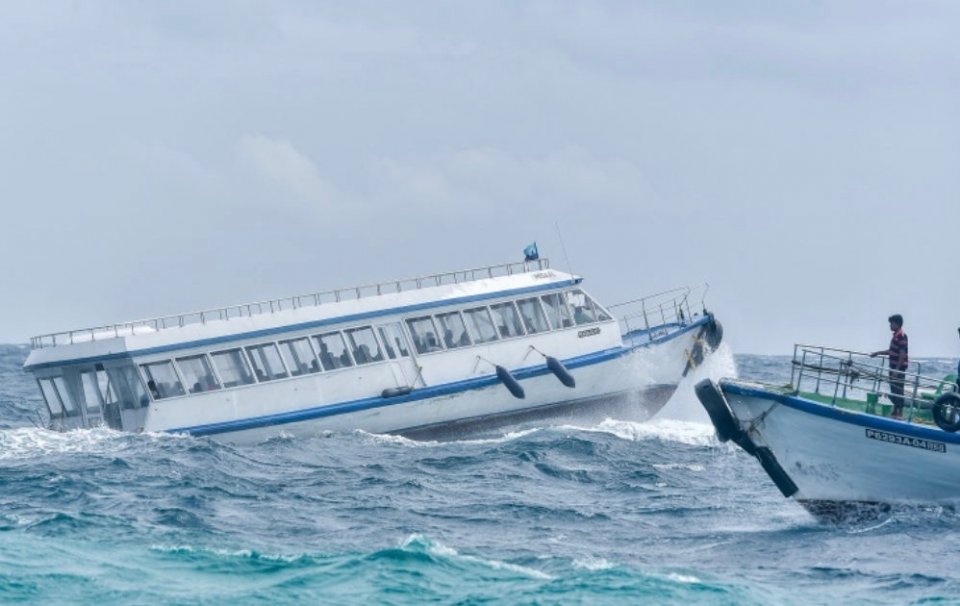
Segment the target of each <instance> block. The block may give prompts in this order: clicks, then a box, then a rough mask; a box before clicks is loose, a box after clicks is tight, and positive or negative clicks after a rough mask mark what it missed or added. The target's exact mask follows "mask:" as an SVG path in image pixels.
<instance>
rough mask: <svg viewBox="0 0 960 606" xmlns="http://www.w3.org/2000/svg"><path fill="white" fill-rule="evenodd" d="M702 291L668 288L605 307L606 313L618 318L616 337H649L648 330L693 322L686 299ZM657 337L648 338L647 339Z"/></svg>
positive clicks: (698, 288) (688, 301) (704, 288)
mask: <svg viewBox="0 0 960 606" xmlns="http://www.w3.org/2000/svg"><path fill="white" fill-rule="evenodd" d="M701 288H702V289H703V290H704V294H706V290H707V289H708V288H709V286H708V285H707V284H704V285H703V286H700V287H697V288H695V289H691V288H689V287H686V286H684V287H681V288H672V289H670V290H665V291H663V292H658V293H655V294H652V295H647V296H646V297H641V298H639V299H631V300H630V301H624V302H622V303H615V304H613V305H608V306H607V309H609V310H610V312H611V313H613V314H614V315H616V316H618V320H619V322H620V333H621V334H623V335H629V334H631V333H634V332H637V331H641V330H642V331H644V332H647V333H649V332H650V329H651V327H653V328H654V329H660V328H661V327H665V326H669V325H675V324H679V325H684V324H687V323H689V322H690V321H691V320H692V319H693V318H694V315H695V314H694V313H691V311H690V296H691V295H692V294H693V293H694V292H695V291H697V290H700V289H701ZM662 329H663V330H666V328H662ZM656 336H657V335H653V334H651V338H655V337H656Z"/></svg>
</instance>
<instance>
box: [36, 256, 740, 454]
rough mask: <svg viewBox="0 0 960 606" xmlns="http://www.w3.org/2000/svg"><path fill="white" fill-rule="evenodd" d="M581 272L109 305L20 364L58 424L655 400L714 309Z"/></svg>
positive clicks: (640, 410) (425, 430)
mask: <svg viewBox="0 0 960 606" xmlns="http://www.w3.org/2000/svg"><path fill="white" fill-rule="evenodd" d="M581 281H582V278H581V277H579V276H576V275H573V274H569V273H565V272H561V271H557V270H555V269H551V268H550V263H549V261H548V260H547V259H536V260H532V261H524V262H521V263H511V264H505V265H495V266H489V267H483V268H477V269H468V270H464V271H457V272H451V273H444V274H436V275H431V276H424V277H419V278H412V279H404V280H396V281H391V282H386V283H380V284H372V285H365V286H359V287H354V288H349V289H339V290H333V291H327V292H321V293H314V294H310V295H303V296H296V297H289V298H284V299H275V300H271V301H265V302H259V303H251V304H244V305H236V306H230V307H224V308H220V309H214V310H207V311H201V312H194V313H188V314H181V315H175V316H168V317H161V318H154V319H149V320H140V321H135V322H125V323H121V324H115V325H111V326H102V327H97V328H89V329H84V330H74V331H70V332H65V333H57V334H50V335H43V336H39V337H34V338H33V339H32V342H31V345H32V351H31V353H30V355H29V357H28V359H27V361H26V363H25V365H24V368H25V370H27V371H29V372H31V373H33V375H34V376H35V377H36V380H37V383H38V385H39V388H40V391H41V393H42V394H43V398H44V400H45V402H46V405H47V412H48V413H49V419H50V421H49V423H50V426H51V427H52V428H55V429H62V430H66V429H74V428H83V427H92V426H100V425H105V426H108V427H111V428H114V429H118V430H123V431H133V432H144V431H145V432H175V433H187V434H192V435H197V436H205V435H215V436H218V437H221V438H223V439H225V440H228V441H234V442H251V441H260V440H263V439H267V438H269V437H272V436H276V435H280V434H281V433H283V434H290V435H302V434H315V433H317V432H318V431H325V430H353V429H362V430H366V431H370V432H377V433H401V434H404V435H412V436H415V437H416V436H421V435H426V434H429V433H430V432H432V431H434V430H440V429H447V430H449V429H456V428H460V427H461V424H471V425H475V424H480V425H482V424H490V423H494V422H513V421H514V420H516V419H518V418H520V419H522V418H524V417H525V416H527V415H530V414H544V413H550V414H557V413H562V412H565V413H571V412H581V411H588V410H595V409H596V408H597V407H602V409H603V410H609V407H611V406H625V407H628V408H629V409H630V410H631V411H632V414H633V416H634V417H635V418H637V417H641V418H642V417H649V416H651V415H653V414H655V413H656V412H657V411H658V410H659V409H660V408H661V407H662V406H663V405H664V404H665V403H666V401H667V399H669V397H670V395H671V394H672V393H673V390H674V389H675V388H676V386H677V384H678V383H679V380H680V378H681V376H682V375H684V374H686V372H687V370H689V368H690V367H691V366H692V365H696V364H697V363H699V361H700V360H702V357H703V355H705V354H706V353H707V352H709V351H710V348H711V347H715V346H716V345H717V344H718V343H719V341H720V339H721V334H722V333H721V328H720V326H719V324H718V323H717V322H716V321H715V320H714V318H713V315H712V314H710V313H708V312H706V310H704V311H703V312H700V313H693V314H691V311H690V305H689V301H688V299H689V297H690V294H691V291H690V290H689V289H677V290H674V291H668V292H665V293H659V294H658V295H653V296H651V297H646V298H643V299H636V300H634V301H629V302H627V303H625V304H621V305H618V306H611V307H610V308H604V307H603V306H601V305H600V304H598V303H597V302H596V301H595V300H594V299H593V298H592V297H590V295H588V294H587V293H586V292H585V291H584V290H583V288H582V286H581ZM611 310H616V313H617V314H618V315H620V316H621V320H620V321H619V322H618V321H617V320H615V319H614V316H613V313H612V312H611Z"/></svg>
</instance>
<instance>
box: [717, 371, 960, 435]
mask: <svg viewBox="0 0 960 606" xmlns="http://www.w3.org/2000/svg"><path fill="white" fill-rule="evenodd" d="M720 388H721V389H722V390H723V391H724V393H730V394H736V395H739V396H746V397H750V398H757V399H760V400H768V401H771V402H778V403H780V404H782V405H784V406H787V407H789V408H793V409H794V410H799V411H801V412H805V413H808V414H812V415H816V416H818V417H824V418H827V419H832V420H834V421H840V422H842V423H849V424H851V425H857V426H860V427H869V428H871V429H883V430H886V431H893V432H896V433H899V434H901V435H906V436H910V437H915V438H924V439H927V440H937V441H940V442H950V443H952V444H960V435H958V434H955V433H949V432H946V431H943V430H942V429H939V428H934V427H927V426H925V425H916V424H913V423H907V422H906V421H897V420H895V419H888V418H886V417H879V416H876V415H871V414H867V413H858V412H852V411H849V410H844V409H842V408H837V407H834V406H827V405H825V404H820V403H819V402H814V401H812V400H807V399H805V398H801V397H799V396H790V395H786V394H778V393H773V392H771V391H767V390H765V389H757V388H755V387H746V386H744V385H738V384H736V383H721V384H720Z"/></svg>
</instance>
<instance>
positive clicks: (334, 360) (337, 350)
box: [313, 332, 353, 370]
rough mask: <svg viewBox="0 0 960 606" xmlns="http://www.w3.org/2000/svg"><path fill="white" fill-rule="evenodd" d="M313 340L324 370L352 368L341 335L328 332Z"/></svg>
mask: <svg viewBox="0 0 960 606" xmlns="http://www.w3.org/2000/svg"><path fill="white" fill-rule="evenodd" d="M313 339H314V341H315V342H316V344H317V353H318V355H319V356H320V363H321V364H323V369H324V370H334V369H337V368H347V367H349V366H353V361H352V360H351V359H350V352H349V351H347V344H346V343H345V342H344V340H343V335H341V334H340V333H338V332H328V333H327V334H324V335H320V336H318V337H314V338H313Z"/></svg>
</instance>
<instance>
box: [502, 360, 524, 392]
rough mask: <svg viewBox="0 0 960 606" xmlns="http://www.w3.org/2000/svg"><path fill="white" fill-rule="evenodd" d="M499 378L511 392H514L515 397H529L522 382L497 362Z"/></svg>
mask: <svg viewBox="0 0 960 606" xmlns="http://www.w3.org/2000/svg"><path fill="white" fill-rule="evenodd" d="M497 378H498V379H500V382H501V383H503V384H504V385H505V386H506V388H507V389H508V390H510V393H512V394H513V397H515V398H519V399H521V400H522V399H524V398H525V397H527V394H526V393H524V391H523V386H522V385H520V382H519V381H517V380H516V379H515V378H513V375H512V374H510V371H509V370H507V369H506V368H504V367H503V366H500V365H499V364H497Z"/></svg>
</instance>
